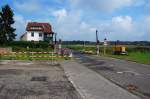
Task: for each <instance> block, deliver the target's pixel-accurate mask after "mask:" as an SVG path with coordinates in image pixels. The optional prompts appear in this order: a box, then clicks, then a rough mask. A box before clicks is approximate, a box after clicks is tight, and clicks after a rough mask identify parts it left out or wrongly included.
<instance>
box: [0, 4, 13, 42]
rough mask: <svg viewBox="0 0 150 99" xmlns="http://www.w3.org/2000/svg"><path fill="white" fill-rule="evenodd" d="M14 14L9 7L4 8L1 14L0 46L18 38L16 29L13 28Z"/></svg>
mask: <svg viewBox="0 0 150 99" xmlns="http://www.w3.org/2000/svg"><path fill="white" fill-rule="evenodd" d="M13 16H14V13H13V11H12V9H11V8H10V7H9V5H5V6H4V7H2V11H1V12H0V44H5V43H7V42H10V41H13V40H14V39H15V37H16V34H15V33H14V32H15V30H16V29H15V28H13V27H12V25H13V24H14V22H15V21H14V19H13Z"/></svg>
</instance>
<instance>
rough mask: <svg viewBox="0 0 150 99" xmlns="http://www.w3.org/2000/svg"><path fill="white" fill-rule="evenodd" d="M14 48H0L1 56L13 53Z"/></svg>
mask: <svg viewBox="0 0 150 99" xmlns="http://www.w3.org/2000/svg"><path fill="white" fill-rule="evenodd" d="M11 52H12V48H0V54H4V53H11Z"/></svg>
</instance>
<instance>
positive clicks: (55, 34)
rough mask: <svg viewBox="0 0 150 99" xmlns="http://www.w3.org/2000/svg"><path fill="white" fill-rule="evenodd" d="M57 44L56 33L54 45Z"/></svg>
mask: <svg viewBox="0 0 150 99" xmlns="http://www.w3.org/2000/svg"><path fill="white" fill-rule="evenodd" d="M56 44H57V33H55V45H56Z"/></svg>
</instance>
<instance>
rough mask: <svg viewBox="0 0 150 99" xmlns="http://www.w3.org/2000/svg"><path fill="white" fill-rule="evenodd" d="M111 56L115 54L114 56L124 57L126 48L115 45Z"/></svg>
mask: <svg viewBox="0 0 150 99" xmlns="http://www.w3.org/2000/svg"><path fill="white" fill-rule="evenodd" d="M113 54H115V55H119V54H121V55H126V54H127V51H126V47H125V46H122V45H116V46H115V47H114V48H113Z"/></svg>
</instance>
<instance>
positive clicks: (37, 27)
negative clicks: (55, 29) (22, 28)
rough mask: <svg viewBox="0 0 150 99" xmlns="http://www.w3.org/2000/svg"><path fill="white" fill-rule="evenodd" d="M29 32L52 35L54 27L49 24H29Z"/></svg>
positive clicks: (27, 28)
mask: <svg viewBox="0 0 150 99" xmlns="http://www.w3.org/2000/svg"><path fill="white" fill-rule="evenodd" d="M26 30H27V31H41V32H44V33H52V27H51V25H50V24H49V23H39V22H29V23H28V24H27V27H26Z"/></svg>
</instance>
